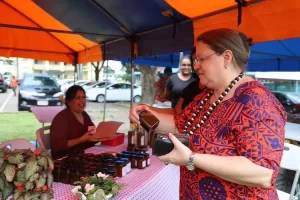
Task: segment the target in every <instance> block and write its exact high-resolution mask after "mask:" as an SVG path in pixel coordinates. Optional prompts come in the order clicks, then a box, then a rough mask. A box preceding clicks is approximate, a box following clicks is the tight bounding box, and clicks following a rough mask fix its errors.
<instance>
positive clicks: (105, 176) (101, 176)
mask: <svg viewBox="0 0 300 200" xmlns="http://www.w3.org/2000/svg"><path fill="white" fill-rule="evenodd" d="M97 176H98V177H99V178H103V179H106V178H107V177H109V175H106V174H102V173H101V172H99V173H98V174H97Z"/></svg>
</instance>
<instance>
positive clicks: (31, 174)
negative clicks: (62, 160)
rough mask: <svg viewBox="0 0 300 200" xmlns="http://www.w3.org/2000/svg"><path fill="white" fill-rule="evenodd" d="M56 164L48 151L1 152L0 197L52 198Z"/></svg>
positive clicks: (6, 149)
mask: <svg viewBox="0 0 300 200" xmlns="http://www.w3.org/2000/svg"><path fill="white" fill-rule="evenodd" d="M53 168H54V165H53V161H52V159H51V157H50V156H49V154H48V151H47V150H42V149H37V150H35V151H34V152H32V151H31V150H29V149H18V150H14V151H11V150H9V149H8V148H1V149H0V197H1V199H3V200H5V199H7V198H8V197H9V196H10V195H11V194H13V199H14V200H19V199H36V200H37V199H43V200H50V199H51V198H53V190H52V189H51V187H52V183H53V175H52V171H53Z"/></svg>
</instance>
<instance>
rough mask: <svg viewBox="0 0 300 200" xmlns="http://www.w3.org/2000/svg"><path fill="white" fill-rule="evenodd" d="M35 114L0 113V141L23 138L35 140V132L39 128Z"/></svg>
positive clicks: (40, 125)
mask: <svg viewBox="0 0 300 200" xmlns="http://www.w3.org/2000/svg"><path fill="white" fill-rule="evenodd" d="M41 127H42V124H41V123H39V122H38V120H37V119H36V118H35V116H34V115H33V114H32V113H30V112H19V113H1V114H0V142H3V141H6V140H11V139H16V138H24V139H28V140H35V139H36V136H35V132H36V130H37V129H39V128H41Z"/></svg>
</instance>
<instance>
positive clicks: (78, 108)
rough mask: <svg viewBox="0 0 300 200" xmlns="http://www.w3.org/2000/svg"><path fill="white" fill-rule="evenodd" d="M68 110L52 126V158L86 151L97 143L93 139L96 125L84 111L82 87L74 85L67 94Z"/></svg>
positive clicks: (54, 120) (59, 115)
mask: <svg viewBox="0 0 300 200" xmlns="http://www.w3.org/2000/svg"><path fill="white" fill-rule="evenodd" d="M65 104H66V107H67V108H66V109H64V110H62V111H61V112H59V113H58V114H57V115H56V116H55V118H54V119H53V121H52V123H51V126H50V145H51V156H52V158H53V159H57V158H61V157H63V156H65V155H67V154H68V153H71V152H72V151H75V150H84V149H86V148H89V147H91V146H93V145H94V144H95V143H96V142H98V141H94V140H93V139H92V137H91V136H92V132H93V130H88V129H89V127H93V126H94V124H93V122H92V120H91V118H90V117H89V115H88V114H87V113H86V112H85V111H84V109H85V106H86V96H85V91H84V89H83V88H82V87H81V86H78V85H73V86H71V87H70V88H69V89H68V90H67V92H66V98H65Z"/></svg>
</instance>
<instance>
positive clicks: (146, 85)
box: [138, 66, 157, 105]
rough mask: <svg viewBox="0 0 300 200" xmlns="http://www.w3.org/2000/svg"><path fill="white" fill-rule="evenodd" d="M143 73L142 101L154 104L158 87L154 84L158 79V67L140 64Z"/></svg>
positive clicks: (139, 67)
mask: <svg viewBox="0 0 300 200" xmlns="http://www.w3.org/2000/svg"><path fill="white" fill-rule="evenodd" d="M138 69H139V71H140V72H141V74H142V80H143V81H142V100H141V102H143V103H147V104H150V105H152V104H153V103H154V95H155V92H156V89H155V88H154V87H153V84H154V83H155V81H156V75H157V67H152V66H138Z"/></svg>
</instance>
